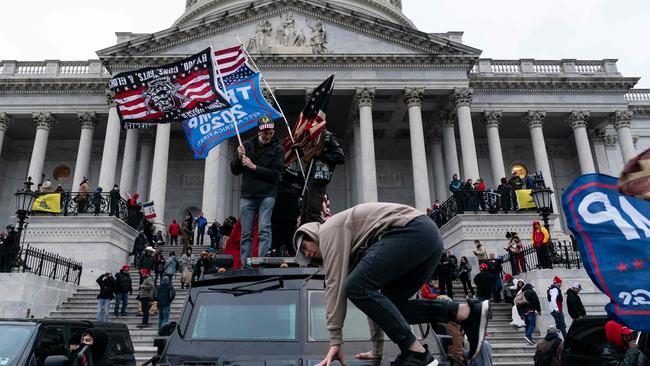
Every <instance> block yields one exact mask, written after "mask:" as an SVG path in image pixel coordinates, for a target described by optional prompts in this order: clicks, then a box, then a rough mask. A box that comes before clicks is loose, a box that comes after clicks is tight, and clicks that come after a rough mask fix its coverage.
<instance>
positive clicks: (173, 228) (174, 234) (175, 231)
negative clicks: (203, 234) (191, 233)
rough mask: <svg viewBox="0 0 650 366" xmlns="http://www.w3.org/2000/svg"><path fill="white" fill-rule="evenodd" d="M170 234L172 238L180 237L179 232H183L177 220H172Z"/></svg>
mask: <svg viewBox="0 0 650 366" xmlns="http://www.w3.org/2000/svg"><path fill="white" fill-rule="evenodd" d="M168 231H169V236H171V237H172V238H176V237H178V234H179V233H180V232H181V226H180V225H179V224H178V223H177V222H172V223H171V224H169V230H168Z"/></svg>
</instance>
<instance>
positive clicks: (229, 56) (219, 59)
mask: <svg viewBox="0 0 650 366" xmlns="http://www.w3.org/2000/svg"><path fill="white" fill-rule="evenodd" d="M214 58H215V62H216V64H217V67H218V69H219V72H218V73H220V74H221V76H223V77H226V76H228V75H230V74H232V73H233V72H235V71H237V69H238V68H239V67H240V66H241V65H243V64H245V63H246V54H245V52H244V48H243V46H242V45H239V46H236V47H230V48H226V49H223V50H219V51H215V52H214Z"/></svg>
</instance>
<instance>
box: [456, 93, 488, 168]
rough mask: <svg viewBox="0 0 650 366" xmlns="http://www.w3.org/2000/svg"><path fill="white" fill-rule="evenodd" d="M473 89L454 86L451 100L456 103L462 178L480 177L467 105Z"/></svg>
mask: <svg viewBox="0 0 650 366" xmlns="http://www.w3.org/2000/svg"><path fill="white" fill-rule="evenodd" d="M473 94H474V90H473V89H470V88H455V89H454V92H453V94H452V100H453V101H454V104H456V113H457V114H458V132H459V134H460V150H461V153H462V155H463V175H464V176H463V179H472V180H473V181H474V180H476V179H478V178H480V177H481V176H480V175H479V171H478V159H477V157H476V141H474V128H473V127H472V114H471V113H470V109H469V106H470V104H472V95H473Z"/></svg>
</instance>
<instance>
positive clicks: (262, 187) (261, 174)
mask: <svg viewBox="0 0 650 366" xmlns="http://www.w3.org/2000/svg"><path fill="white" fill-rule="evenodd" d="M244 148H245V149H246V156H247V157H248V158H250V159H251V161H252V162H253V164H255V165H256V166H257V168H256V170H255V171H253V170H251V169H248V168H246V167H244V165H243V164H242V161H241V159H240V158H239V154H237V152H235V159H234V160H233V161H232V162H231V163H230V170H231V171H232V173H233V174H235V175H240V174H242V183H241V193H240V195H241V198H263V197H276V196H277V193H278V181H279V180H280V175H281V174H282V170H283V167H284V149H283V148H282V146H281V145H280V143H279V140H278V138H277V137H275V136H274V137H273V139H272V140H271V142H270V143H268V144H266V145H261V144H260V143H259V142H258V136H257V135H255V136H253V137H252V138H251V139H249V140H247V141H245V142H244Z"/></svg>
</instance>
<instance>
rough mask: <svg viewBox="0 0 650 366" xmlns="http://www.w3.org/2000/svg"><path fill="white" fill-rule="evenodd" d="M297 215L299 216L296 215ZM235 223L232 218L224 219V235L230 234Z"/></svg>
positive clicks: (222, 227) (222, 230)
mask: <svg viewBox="0 0 650 366" xmlns="http://www.w3.org/2000/svg"><path fill="white" fill-rule="evenodd" d="M296 217H298V216H297V215H296ZM234 225H235V224H234V223H233V222H230V220H224V222H223V224H222V225H221V233H222V234H223V235H224V236H230V234H231V233H232V228H233V226H234Z"/></svg>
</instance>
